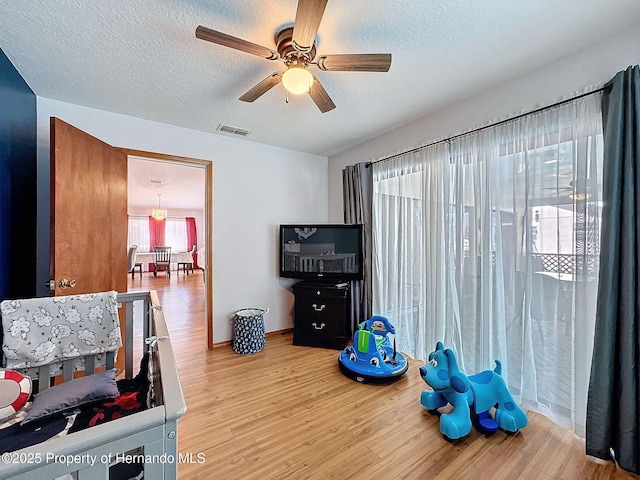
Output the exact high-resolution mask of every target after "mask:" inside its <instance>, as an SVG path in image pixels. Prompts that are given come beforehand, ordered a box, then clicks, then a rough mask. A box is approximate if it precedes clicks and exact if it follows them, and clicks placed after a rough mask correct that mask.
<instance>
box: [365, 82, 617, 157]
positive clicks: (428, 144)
mask: <svg viewBox="0 0 640 480" xmlns="http://www.w3.org/2000/svg"><path fill="white" fill-rule="evenodd" d="M605 88H606V86H604V87H600V88H597V89H595V90H593V91H591V92H587V93H583V94H580V95H578V96H576V97H572V98H568V99H566V100H561V101H559V102H556V103H553V104H551V105H547V106H546V107H540V108H536V109H535V110H531V111H530V112H527V113H522V114H520V115H516V116H515V117H510V118H505V119H504V120H500V121H499V122H495V123H492V124H490V125H485V126H483V127H478V128H476V129H473V130H470V131H468V132H464V133H458V134H457V135H452V136H451V137H448V138H445V139H443V140H436V141H434V142H431V143H427V144H426V145H421V146H419V147H416V148H412V149H410V150H405V151H404V152H399V153H394V154H393V155H389V156H388V157H384V158H380V159H379V160H374V161H372V162H369V163H367V164H365V167H366V168H369V167H370V166H371V165H373V164H374V163H380V162H386V161H387V160H391V159H392V158H396V157H399V156H400V155H406V154H407V153H413V152H418V151H420V150H422V149H423V148H427V147H431V146H433V145H437V144H439V143H443V142H450V141H451V140H454V139H456V138H459V137H463V136H465V135H470V134H472V133H476V132H480V131H482V130H485V129H487V128H491V127H495V126H497V125H502V124H503V123H507V122H511V121H513V120H517V119H519V118H522V117H526V116H527V115H532V114H534V113H538V112H542V111H543V110H547V109H549V108H554V107H557V106H559V105H563V104H565V103H569V102H573V101H574V100H578V99H580V98H583V97H586V96H588V95H593V94H594V93H598V92H602V91H603V90H604V89H605Z"/></svg>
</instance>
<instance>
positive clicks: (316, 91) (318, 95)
mask: <svg viewBox="0 0 640 480" xmlns="http://www.w3.org/2000/svg"><path fill="white" fill-rule="evenodd" d="M309 95H310V96H311V99H312V100H313V102H314V103H315V104H316V105H317V106H318V108H319V109H320V111H321V112H322V113H327V112H328V111H330V110H333V109H334V108H336V105H335V103H333V100H331V97H329V94H328V93H327V91H326V90H325V89H324V87H323V86H322V84H321V83H320V82H319V81H318V79H317V78H316V77H315V76H314V77H313V84H312V85H311V89H310V90H309Z"/></svg>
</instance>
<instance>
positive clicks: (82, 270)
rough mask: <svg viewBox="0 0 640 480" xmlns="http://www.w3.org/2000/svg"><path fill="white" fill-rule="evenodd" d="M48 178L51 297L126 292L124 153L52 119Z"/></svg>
mask: <svg viewBox="0 0 640 480" xmlns="http://www.w3.org/2000/svg"><path fill="white" fill-rule="evenodd" d="M50 175H51V231H50V233H51V251H50V275H51V276H50V277H49V278H50V279H53V281H54V283H55V289H54V290H53V293H54V294H55V295H72V294H77V293H91V292H104V291H107V290H117V291H118V292H126V290H127V255H126V254H127V156H126V154H125V153H124V152H123V151H121V150H120V149H118V148H115V147H112V146H111V145H108V144H106V143H104V142H103V141H101V140H98V139H97V138H95V137H92V136H91V135H89V134H87V133H85V132H83V131H82V130H79V129H77V128H75V127H73V126H71V125H69V124H67V123H65V122H63V121H62V120H60V119H57V118H53V117H52V118H51V172H50ZM65 281H67V285H65Z"/></svg>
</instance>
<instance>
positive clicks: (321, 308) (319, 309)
mask: <svg viewBox="0 0 640 480" xmlns="http://www.w3.org/2000/svg"><path fill="white" fill-rule="evenodd" d="M311 306H312V307H313V309H314V310H315V311H316V312H321V311H322V310H324V307H325V305H324V304H322V305H320V306H319V307H318V305H316V304H315V303H314V304H313V305H311Z"/></svg>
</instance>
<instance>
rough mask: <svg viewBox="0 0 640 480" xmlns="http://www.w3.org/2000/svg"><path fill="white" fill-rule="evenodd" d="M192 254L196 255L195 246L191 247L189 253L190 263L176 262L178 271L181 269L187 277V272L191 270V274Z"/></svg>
mask: <svg viewBox="0 0 640 480" xmlns="http://www.w3.org/2000/svg"><path fill="white" fill-rule="evenodd" d="M194 253H196V246H195V245H194V246H193V248H192V249H191V251H190V252H189V255H191V261H190V262H178V271H180V268H182V270H183V271H184V273H186V274H187V275H189V270H191V273H193V255H194Z"/></svg>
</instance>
